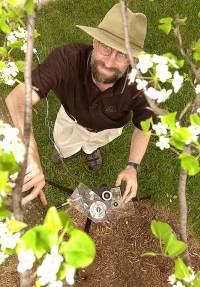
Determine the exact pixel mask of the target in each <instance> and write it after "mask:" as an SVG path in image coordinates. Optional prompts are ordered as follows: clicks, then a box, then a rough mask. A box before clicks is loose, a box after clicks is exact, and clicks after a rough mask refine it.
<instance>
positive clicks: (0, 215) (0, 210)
mask: <svg viewBox="0 0 200 287" xmlns="http://www.w3.org/2000/svg"><path fill="white" fill-rule="evenodd" d="M9 216H11V212H10V211H9V210H8V209H7V206H6V205H3V206H1V207H0V221H2V220H3V219H5V218H6V217H9Z"/></svg>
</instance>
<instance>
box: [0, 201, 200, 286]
mask: <svg viewBox="0 0 200 287" xmlns="http://www.w3.org/2000/svg"><path fill="white" fill-rule="evenodd" d="M69 213H70V215H71V217H72V218H73V219H74V221H75V222H76V223H77V225H78V226H79V227H81V228H83V227H84V224H85V220H86V218H85V217H84V216H82V214H80V213H79V212H77V211H76V210H75V209H71V210H70V211H69ZM33 214H34V216H33ZM33 217H34V218H35V219H36V220H38V219H42V217H43V214H42V208H41V207H40V208H38V206H35V207H34V208H29V210H28V211H27V217H26V218H27V220H28V221H29V222H30V221H31V220H33ZM153 219H156V220H160V221H165V222H168V223H169V224H170V225H171V227H172V228H173V229H174V230H175V231H177V230H178V225H177V222H178V220H177V218H176V217H175V216H174V215H173V214H172V213H171V212H170V211H169V209H166V208H165V209H162V210H161V209H160V208H157V207H155V206H152V205H150V204H146V203H144V202H136V203H134V214H133V215H132V216H131V217H126V218H122V219H119V220H117V221H111V222H108V221H107V222H105V223H98V224H96V223H92V225H91V228H90V235H91V237H92V238H93V239H94V241H95V244H96V258H95V261H94V262H93V264H91V265H90V266H89V267H88V268H87V269H86V270H82V271H80V272H79V274H78V276H77V279H76V284H75V286H76V287H101V286H102V287H154V286H155V287H166V286H170V285H169V284H168V283H167V278H168V276H169V275H170V274H171V273H172V268H173V262H172V261H171V260H170V259H167V258H164V257H161V256H156V257H141V254H142V253H144V252H147V251H155V252H159V242H158V240H156V239H155V238H154V236H153V235H152V234H151V231H150V223H151V221H152V220H153ZM189 246H190V248H189V252H190V255H191V261H192V266H193V267H194V269H195V270H199V269H200V242H199V241H197V240H196V239H195V237H194V235H193V234H192V232H189ZM15 270H16V260H15V259H14V258H11V259H9V262H8V263H7V264H6V266H4V267H2V268H1V270H0V287H3V286H4V287H18V286H19V279H18V275H17V272H16V271H15Z"/></svg>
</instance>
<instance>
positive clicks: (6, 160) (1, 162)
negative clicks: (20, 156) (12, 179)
mask: <svg viewBox="0 0 200 287" xmlns="http://www.w3.org/2000/svg"><path fill="white" fill-rule="evenodd" d="M0 170H2V171H8V172H9V174H12V173H15V172H17V171H18V170H19V165H18V164H17V162H16V160H15V157H14V155H13V154H12V153H6V152H4V151H3V150H1V149H0Z"/></svg>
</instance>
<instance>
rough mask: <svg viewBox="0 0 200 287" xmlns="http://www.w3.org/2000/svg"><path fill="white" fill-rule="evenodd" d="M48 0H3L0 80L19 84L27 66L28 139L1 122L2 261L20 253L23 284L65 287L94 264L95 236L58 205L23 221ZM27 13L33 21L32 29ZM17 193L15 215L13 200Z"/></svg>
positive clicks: (0, 16)
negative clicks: (39, 43) (35, 76)
mask: <svg viewBox="0 0 200 287" xmlns="http://www.w3.org/2000/svg"><path fill="white" fill-rule="evenodd" d="M42 2H44V1H33V0H27V1H23V0H8V1H3V0H1V1H0V22H1V25H0V29H1V31H2V33H3V35H4V37H3V41H2V43H1V47H0V57H1V60H0V82H1V83H4V84H7V85H13V84H14V83H15V82H19V80H18V79H17V77H18V74H19V72H24V70H25V73H24V78H25V115H24V132H23V142H22V140H21V139H20V138H19V137H18V134H19V131H18V130H17V129H16V128H12V127H11V126H10V125H9V124H7V123H4V122H3V121H0V264H2V263H3V262H4V260H5V259H6V258H7V257H8V256H9V254H13V253H17V255H18V260H19V264H18V267H17V270H18V272H19V273H20V274H21V276H20V279H21V280H20V286H22V287H26V286H27V287H29V286H32V284H33V282H34V283H35V286H37V287H39V286H44V285H45V286H47V285H48V286H49V287H60V286H62V285H63V280H64V279H66V281H67V283H68V284H70V285H72V284H73V283H74V275H75V271H76V269H77V268H84V267H86V266H88V265H89V264H90V263H91V262H92V261H93V259H94V256H95V246H94V243H93V241H92V240H91V238H90V237H89V236H88V235H87V234H86V233H84V232H83V231H81V230H78V229H77V228H76V227H75V225H74V224H73V222H72V220H71V219H70V218H69V217H68V216H67V215H66V214H65V213H64V212H62V211H61V212H58V211H57V210H56V208H55V207H51V208H50V209H49V210H48V211H47V214H46V217H45V219H44V223H43V224H40V225H36V226H34V227H33V228H31V229H30V228H29V227H28V226H27V225H26V224H25V223H23V209H22V207H21V194H22V185H23V179H24V175H25V171H26V166H27V153H28V147H29V141H30V133H31V127H32V106H31V101H32V100H31V96H32V84H31V63H32V54H33V52H34V53H37V51H36V50H35V49H33V42H34V36H35V37H37V36H38V33H37V31H35V30H34V23H35V11H36V9H37V7H38V6H39V7H40V8H41V5H42V4H43V3H42ZM36 4H37V5H38V6H37V5H36ZM24 17H25V18H27V21H28V24H27V27H28V29H27V30H26V29H25V24H24ZM16 50H22V51H24V52H25V54H26V58H25V65H24V62H23V61H21V60H19V59H18V60H17V59H16V58H15V57H14V54H15V53H14V52H15V51H16ZM24 67H25V69H24ZM13 173H18V178H17V181H16V186H15V187H14V190H13V191H12V187H13V184H12V183H11V179H12V175H13ZM11 192H12V203H11V205H12V207H13V213H12V212H11V211H10V206H9V204H8V196H9V195H11ZM25 228H26V231H24V229H25ZM66 234H67V235H68V238H69V239H68V240H67V239H66ZM33 270H34V271H33ZM30 272H32V276H31V274H30Z"/></svg>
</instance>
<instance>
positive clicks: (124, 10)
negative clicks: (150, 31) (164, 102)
mask: <svg viewBox="0 0 200 287" xmlns="http://www.w3.org/2000/svg"><path fill="white" fill-rule="evenodd" d="M119 2H120V11H121V16H122V23H123V27H124V41H125V47H126V50H127V54H128V59H129V61H130V65H131V67H132V68H135V62H134V59H133V56H132V53H131V46H130V41H129V35H128V15H127V7H126V4H125V2H124V0H119ZM138 72H139V71H138ZM145 98H146V100H147V102H148V104H149V105H150V107H151V110H152V111H153V112H154V113H155V114H156V115H166V114H167V113H168V111H166V110H164V109H161V108H159V107H158V106H157V105H156V103H155V101H153V100H151V99H150V98H148V97H147V96H146V95H145Z"/></svg>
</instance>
